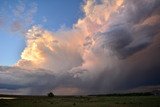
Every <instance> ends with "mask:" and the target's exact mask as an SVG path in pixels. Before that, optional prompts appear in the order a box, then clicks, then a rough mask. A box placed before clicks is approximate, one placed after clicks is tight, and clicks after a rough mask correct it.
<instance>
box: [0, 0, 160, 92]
mask: <svg viewBox="0 0 160 107" xmlns="http://www.w3.org/2000/svg"><path fill="white" fill-rule="evenodd" d="M142 4H143V6H141V5H142ZM159 6H160V2H159V1H158V0H152V1H151V0H138V1H133V0H112V1H111V0H100V1H99V0H98V1H97V0H93V1H92V0H87V1H86V2H85V5H84V6H83V11H84V14H85V16H84V18H82V19H79V20H78V21H77V23H76V24H74V25H73V28H72V29H69V30H68V29H66V30H65V29H63V30H60V31H57V32H51V31H48V30H46V29H44V28H41V27H38V26H33V27H32V28H31V29H29V30H28V32H27V34H26V36H25V37H26V44H27V46H26V48H25V49H24V51H23V52H22V54H21V59H20V60H19V61H18V62H17V63H16V64H15V68H16V71H15V68H14V67H7V68H5V67H4V68H3V67H1V70H0V71H1V72H0V73H1V75H0V76H2V75H4V78H1V84H3V86H4V87H2V88H5V87H6V86H5V84H9V85H11V84H12V85H13V84H14V85H15V87H17V88H16V89H15V90H19V89H25V92H26V94H27V93H29V94H35V93H36V94H40V93H44V92H47V91H49V90H55V91H56V92H57V93H58V94H60V93H61V91H62V90H65V89H66V90H67V89H69V90H72V92H73V93H69V92H68V93H69V94H90V93H107V92H114V91H117V90H123V89H129V88H133V87H137V86H140V85H155V84H159V83H160V80H159V78H158V76H160V72H159V70H160V68H159V65H160V61H159V60H158V59H157V58H158V57H159V55H160V51H159V45H160V44H159V43H160V41H159V40H160V39H159V36H160V31H159V29H160V21H159V20H160V8H159ZM2 68H3V69H2ZM8 69H9V70H8ZM12 69H13V70H12ZM14 72H15V73H16V75H15V74H14ZM18 75H20V77H21V78H19V76H18ZM7 76H10V77H11V78H10V82H11V83H10V82H7ZM22 79H23V81H21V80H22ZM42 79H43V80H42ZM41 80H42V81H41ZM21 82H24V83H21ZM14 85H13V87H14ZM26 90H27V91H26ZM60 90H61V91H60ZM62 94H66V93H64V92H62Z"/></svg>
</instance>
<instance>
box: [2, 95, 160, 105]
mask: <svg viewBox="0 0 160 107" xmlns="http://www.w3.org/2000/svg"><path fill="white" fill-rule="evenodd" d="M0 107H160V96H55V97H52V98H49V97H45V96H28V97H27V96H24V97H23V96H21V97H16V99H0Z"/></svg>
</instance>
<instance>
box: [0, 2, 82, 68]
mask: <svg viewBox="0 0 160 107" xmlns="http://www.w3.org/2000/svg"><path fill="white" fill-rule="evenodd" d="M82 3H83V0H76V1H75V0H69V1H63V0H53V1H51V0H47V1H43V0H5V1H4V0H2V1H0V7H1V9H0V23H2V24H0V38H1V42H0V49H1V50H2V51H1V53H0V56H3V57H1V58H0V65H7V66H10V65H13V64H15V63H16V62H17V61H18V60H19V59H20V54H21V52H22V51H23V49H24V47H25V39H24V37H23V35H24V33H22V31H21V30H24V29H25V30H27V29H28V28H29V27H31V26H32V25H40V26H43V27H45V28H46V29H48V30H51V31H56V30H58V29H61V28H63V27H66V28H72V25H73V24H74V23H76V21H77V20H78V18H80V17H82V16H83V14H82V11H81V4H82ZM71 4H73V5H71ZM20 8H22V10H20ZM33 10H34V11H35V12H32V11H33ZM16 12H19V13H18V14H19V16H18V15H16ZM26 14H30V15H29V16H27V15H26ZM26 17H27V18H28V20H30V21H31V22H26V20H27V18H26ZM29 17H30V18H31V19H29ZM16 23H19V24H20V26H21V27H24V28H20V29H18V28H17V29H15V30H14V27H15V26H14V24H16ZM22 23H25V25H21V24H22ZM20 26H19V27H20ZM6 48H9V49H6Z"/></svg>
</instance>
